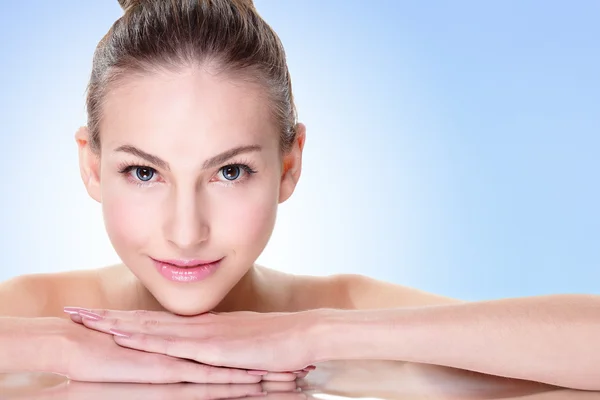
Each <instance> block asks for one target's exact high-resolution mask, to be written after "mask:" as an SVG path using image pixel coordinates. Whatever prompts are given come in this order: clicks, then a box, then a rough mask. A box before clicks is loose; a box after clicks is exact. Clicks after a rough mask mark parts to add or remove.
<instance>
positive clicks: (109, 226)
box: [102, 188, 152, 258]
mask: <svg viewBox="0 0 600 400" xmlns="http://www.w3.org/2000/svg"><path fill="white" fill-rule="evenodd" d="M115 189H116V188H115ZM102 210H103V214H104V224H105V226H106V232H107V234H108V236H109V239H110V241H111V243H112V244H113V247H114V248H115V251H116V252H117V253H118V254H119V256H121V258H127V257H126V254H125V253H126V251H127V250H128V249H129V250H132V249H138V248H140V247H143V246H144V244H145V243H147V240H148V237H149V236H150V234H151V232H152V229H150V225H151V222H152V219H151V218H149V217H148V216H149V215H152V210H150V209H149V203H148V202H144V201H137V200H136V198H135V196H128V195H126V194H125V193H122V190H114V191H111V190H110V189H107V190H104V191H103V194H102Z"/></svg>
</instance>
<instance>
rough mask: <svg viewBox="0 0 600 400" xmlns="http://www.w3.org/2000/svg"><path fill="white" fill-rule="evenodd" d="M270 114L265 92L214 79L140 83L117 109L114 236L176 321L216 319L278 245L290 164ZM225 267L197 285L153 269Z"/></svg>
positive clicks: (108, 109) (104, 190)
mask: <svg viewBox="0 0 600 400" xmlns="http://www.w3.org/2000/svg"><path fill="white" fill-rule="evenodd" d="M268 107H269V104H268V102H267V101H266V100H265V97H264V96H263V95H262V92H261V91H260V89H259V88H258V87H256V86H253V85H251V84H249V83H239V82H233V81H230V80H226V79H223V78H221V77H215V76H213V75H210V74H209V73H207V72H204V71H202V70H199V71H187V72H185V73H180V74H167V73H164V74H156V75H148V76H145V77H135V78H133V80H132V81H129V82H127V83H126V84H124V85H122V86H120V87H117V88H115V89H113V90H112V91H111V92H110V93H109V94H108V95H107V97H106V103H105V105H104V107H103V119H102V124H101V128H100V130H101V143H102V148H101V164H100V193H99V195H100V197H101V198H100V200H101V202H102V207H103V212H104V219H105V223H106V229H107V232H108V236H109V238H110V240H111V242H112V244H113V246H114V248H115V250H116V252H117V254H118V255H119V257H120V258H121V259H122V260H123V262H124V263H125V264H126V265H127V266H128V267H129V268H130V269H131V270H132V272H133V273H134V274H135V275H136V276H137V277H138V278H139V280H140V281H141V282H142V283H143V284H144V285H145V286H146V288H147V289H148V290H149V291H150V292H151V293H152V295H153V296H154V297H156V299H157V300H158V301H159V302H160V303H161V304H162V305H163V306H164V307H165V308H166V309H168V310H170V311H172V312H174V313H178V314H184V315H192V314H199V313H202V312H205V311H208V310H210V309H213V308H214V307H215V306H216V305H218V304H219V302H221V300H222V299H223V298H224V297H225V296H226V295H227V293H228V292H229V291H230V290H231V289H232V288H233V286H234V285H235V284H236V283H237V282H238V281H239V280H240V279H241V278H242V277H243V276H244V274H245V273H246V272H247V271H248V270H249V268H250V267H251V266H252V264H253V263H254V262H255V260H256V259H257V258H258V256H259V255H260V253H261V252H262V251H263V249H264V247H265V246H266V244H267V242H268V240H269V237H270V235H271V232H272V230H273V227H274V223H275V216H276V211H277V205H278V203H279V199H280V184H281V174H282V168H281V164H282V160H281V154H280V151H279V135H278V132H277V128H276V126H275V124H274V123H273V122H272V121H273V120H272V117H271V113H270V110H269V108H268ZM236 149H238V150H236ZM234 154H235V155H234ZM221 258H223V260H222V261H221V263H220V264H219V265H218V267H217V268H216V269H215V270H214V272H213V273H212V274H211V275H209V276H208V277H206V278H205V279H202V280H198V281H195V282H177V281H171V280H168V279H166V278H165V277H163V276H162V275H161V273H160V272H159V270H160V268H159V267H157V265H156V263H155V262H154V261H153V259H159V260H180V261H186V260H205V261H211V260H218V259H221Z"/></svg>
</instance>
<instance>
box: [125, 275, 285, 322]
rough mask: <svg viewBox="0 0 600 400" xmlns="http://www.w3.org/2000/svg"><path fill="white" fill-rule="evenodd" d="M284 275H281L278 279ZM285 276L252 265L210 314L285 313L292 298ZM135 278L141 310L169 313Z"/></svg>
mask: <svg viewBox="0 0 600 400" xmlns="http://www.w3.org/2000/svg"><path fill="white" fill-rule="evenodd" d="M279 275H281V276H279ZM283 275H285V274H281V273H278V272H276V271H273V270H270V269H267V268H265V267H262V266H259V265H253V266H252V267H250V268H249V269H248V272H246V274H244V276H243V277H242V278H241V279H240V280H239V281H238V282H237V283H236V284H235V286H234V287H233V288H232V289H231V290H230V291H229V292H228V293H227V295H226V296H225V297H224V298H223V300H222V301H221V302H220V303H219V304H218V305H217V306H216V307H215V308H213V309H212V310H211V311H215V312H235V311H254V312H275V311H283V310H286V309H287V308H288V306H289V303H290V299H291V297H292V296H291V290H290V287H289V282H288V281H287V280H286V279H282V278H283ZM134 279H135V287H136V293H137V298H138V300H137V301H136V303H137V304H139V306H140V307H139V308H141V309H144V310H150V311H166V310H165V308H164V307H163V306H162V305H161V304H160V303H159V302H158V300H156V298H155V297H154V296H153V295H152V293H150V292H149V291H148V289H146V287H144V285H143V284H142V283H141V282H140V281H139V280H138V279H137V278H134Z"/></svg>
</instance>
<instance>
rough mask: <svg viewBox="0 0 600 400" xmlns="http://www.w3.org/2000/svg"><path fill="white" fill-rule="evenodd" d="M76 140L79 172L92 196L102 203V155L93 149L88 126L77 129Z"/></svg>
mask: <svg viewBox="0 0 600 400" xmlns="http://www.w3.org/2000/svg"><path fill="white" fill-rule="evenodd" d="M75 141H76V142H77V147H78V151H79V172H80V174H81V179H82V180H83V184H84V185H85V188H86V190H87V192H88V194H89V195H90V197H91V198H92V199H94V200H96V201H97V202H99V203H100V202H101V196H100V157H99V155H98V154H96V153H95V152H94V151H93V150H92V147H91V145H90V134H89V130H88V128H87V127H85V126H82V127H81V128H79V129H78V130H77V133H75Z"/></svg>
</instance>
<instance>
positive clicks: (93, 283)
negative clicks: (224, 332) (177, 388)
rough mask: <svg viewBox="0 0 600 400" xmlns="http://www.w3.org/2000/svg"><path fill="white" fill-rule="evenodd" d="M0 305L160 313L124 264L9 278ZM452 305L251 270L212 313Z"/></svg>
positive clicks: (390, 288)
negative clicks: (74, 307)
mask: <svg viewBox="0 0 600 400" xmlns="http://www.w3.org/2000/svg"><path fill="white" fill-rule="evenodd" d="M375 293H378V294H379V295H378V296H374V294H375ZM386 293H388V294H389V295H387V294H386ZM0 299H6V301H2V302H0V316H13V317H59V318H67V319H68V315H66V314H65V313H64V311H63V307H65V306H78V307H86V308H97V309H112V310H150V311H165V309H164V308H163V307H162V306H161V305H160V304H159V303H158V301H156V299H155V298H154V297H153V296H152V295H151V294H150V293H149V292H148V291H147V290H146V289H145V288H144V287H143V286H142V285H141V283H140V282H139V281H138V280H137V278H136V277H135V276H134V275H133V274H132V273H131V271H130V270H129V269H128V268H127V267H126V266H125V265H123V264H117V265H112V266H108V267H104V268H99V269H91V270H78V271H69V272H61V273H51V274H34V275H26V276H21V277H17V278H13V279H11V280H9V281H6V282H3V283H0ZM9 300H10V301H9ZM454 302H458V300H456V299H451V298H448V297H444V296H439V295H435V294H431V293H427V292H423V291H419V290H415V289H411V288H408V287H403V286H400V285H395V284H390V283H387V282H382V281H378V280H375V279H372V278H368V277H365V276H359V275H332V276H303V275H292V274H287V273H283V272H279V271H276V270H273V269H270V268H266V267H264V266H260V265H255V266H254V267H252V268H250V270H249V271H248V273H247V274H246V275H245V276H244V277H243V278H242V280H241V281H240V282H239V283H238V284H237V285H236V286H235V287H234V289H233V290H232V291H231V292H230V293H229V294H228V295H227V296H226V297H225V299H223V301H222V302H221V303H220V304H219V306H218V307H216V308H215V309H214V311H218V312H230V311H255V312H296V311H302V310H309V309H317V308H335V309H372V308H382V307H406V306H415V305H421V306H422V305H432V304H445V303H454Z"/></svg>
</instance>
